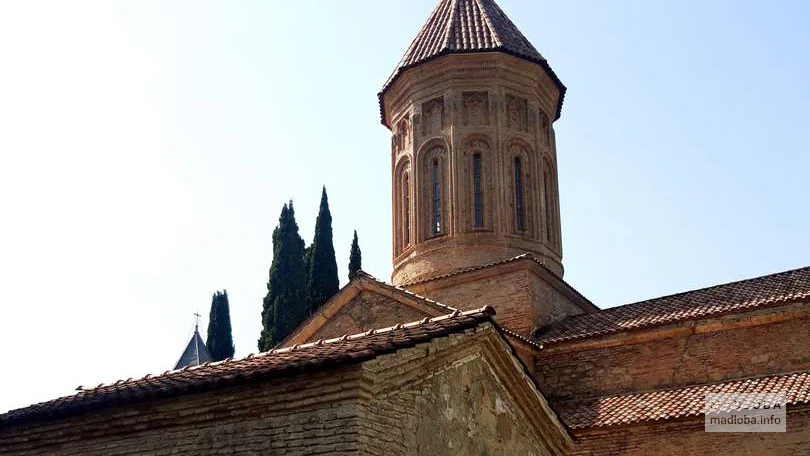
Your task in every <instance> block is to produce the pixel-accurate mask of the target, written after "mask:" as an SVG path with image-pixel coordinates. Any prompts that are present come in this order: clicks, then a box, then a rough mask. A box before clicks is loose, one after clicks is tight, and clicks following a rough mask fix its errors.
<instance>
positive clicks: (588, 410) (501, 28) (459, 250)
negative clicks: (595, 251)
mask: <svg viewBox="0 0 810 456" xmlns="http://www.w3.org/2000/svg"><path fill="white" fill-rule="evenodd" d="M565 90H566V89H565V86H564V85H563V83H562V82H561V81H560V79H559V78H558V77H557V76H556V75H555V73H554V71H553V70H552V68H551V67H550V65H549V64H548V62H547V61H546V60H545V59H544V58H543V57H542V55H541V54H540V53H539V52H538V51H537V49H536V48H535V47H534V46H533V45H532V44H531V43H530V42H529V41H528V40H527V39H526V38H525V37H524V36H523V35H522V33H521V32H520V31H519V30H518V29H517V27H516V26H515V25H514V24H513V23H512V21H511V20H510V19H509V18H508V17H507V16H506V15H505V13H504V12H503V11H502V10H501V9H500V8H499V7H498V6H497V5H496V4H495V2H494V1H493V0H441V1H440V2H439V5H438V6H437V7H436V9H435V10H434V11H433V13H432V14H431V15H430V17H429V19H428V21H427V22H426V24H425V25H424V27H423V28H422V29H421V30H420V31H419V33H418V34H417V36H416V38H415V39H414V40H413V42H412V43H411V45H410V47H409V48H408V50H407V51H406V53H405V55H404V56H403V57H402V59H401V61H400V62H399V64H398V65H397V66H396V68H395V70H394V72H393V73H392V75H391V77H390V78H389V79H388V81H386V83H385V84H384V86H383V88H382V90H381V92H380V93H379V102H380V112H381V120H382V123H383V124H384V125H385V126H386V127H387V128H389V129H390V130H391V134H392V139H391V150H390V152H391V177H392V217H393V233H392V262H393V266H394V271H393V274H392V277H391V283H386V282H383V281H380V280H377V279H376V278H374V277H372V276H370V275H368V274H366V273H364V272H360V273H358V274H357V275H355V276H354V277H353V279H352V280H351V281H350V282H349V283H348V284H347V285H346V286H345V287H343V288H342V289H341V290H340V291H339V292H338V293H337V294H336V295H335V296H334V297H332V298H331V299H330V300H329V301H328V302H327V303H325V304H324V305H323V306H322V307H321V308H320V309H319V310H318V311H317V312H316V313H315V314H313V315H312V316H311V317H310V318H309V319H308V320H306V321H305V322H304V323H302V324H301V325H300V326H299V327H298V328H297V329H296V331H294V332H293V333H292V334H291V335H290V336H289V337H288V338H287V339H286V340H285V341H284V342H282V344H281V345H280V346H279V347H278V348H276V349H274V350H271V351H268V352H265V353H261V354H257V355H249V356H247V357H245V358H241V359H234V360H226V361H222V362H213V363H212V362H207V363H204V364H202V365H198V366H187V367H183V368H181V369H177V370H173V371H168V372H165V373H163V374H161V375H154V376H149V375H148V376H146V377H143V378H140V379H127V380H122V381H119V382H116V383H114V384H110V385H99V386H98V387H95V388H88V389H83V390H80V391H78V392H77V393H76V394H74V395H72V396H68V397H63V398H59V399H55V400H53V401H49V402H45V403H42V404H36V405H32V406H30V407H27V408H24V409H19V410H14V411H11V412H9V413H7V414H5V415H0V454H15V455H44V454H49V455H52V454H56V455H79V454H82V455H85V454H86V455H129V454H149V455H162V454H179V455H187V454H188V455H191V454H211V455H213V454H233V455H274V454H279V455H280V454H285V455H288V454H289V455H294V454H300V455H315V454H317V455H338V454H357V455H382V454H385V455H417V454H419V455H422V454H426V455H506V454H508V455H535V456H540V455H619V454H621V455H649V454H657V455H662V456H663V455H698V454H707V453H710V454H743V455H762V454H774V455H792V454H810V349H809V347H808V343H807V341H808V340H810V267H808V268H802V269H797V270H792V271H785V272H780V273H776V274H772V275H768V276H763V277H756V278H752V279H748V280H743V281H739V282H733V283H728V284H722V285H717V286H713V287H709V288H704V289H700V290H693V291H687V292H683V293H679V294H675V295H671V296H665V297H661V298H655V299H650V300H646V301H642V302H637V303H632V304H627V305H624V306H619V307H613V308H609V309H600V308H599V307H598V306H597V305H596V304H594V303H592V302H591V301H589V300H588V299H587V298H586V297H584V296H583V295H582V294H580V293H579V292H578V291H577V290H576V289H575V288H574V287H572V286H571V285H570V284H568V283H567V282H565V280H563V274H564V270H563V262H562V233H561V224H560V213H559V194H558V186H557V175H558V174H557V150H556V142H555V134H554V126H553V124H554V121H555V120H557V119H558V118H559V117H560V115H561V109H562V104H563V99H564V95H565ZM710 393H783V394H784V395H785V399H786V431H785V432H771V433H746V432H724V433H709V432H705V430H704V417H705V412H706V406H705V401H706V395H707V394H710Z"/></svg>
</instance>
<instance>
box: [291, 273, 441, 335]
mask: <svg viewBox="0 0 810 456" xmlns="http://www.w3.org/2000/svg"><path fill="white" fill-rule="evenodd" d="M455 310H456V309H455V308H453V307H449V306H445V305H443V304H440V303H438V302H436V301H433V300H431V299H427V298H425V297H422V296H419V295H417V294H414V293H411V292H409V291H406V290H403V289H402V288H398V287H395V286H393V285H390V284H387V283H384V282H380V281H378V280H377V279H375V278H374V277H372V276H370V275H368V274H366V273H364V272H362V271H360V272H358V273H357V274H356V275H355V277H354V278H353V279H352V281H351V282H349V283H348V284H347V285H346V286H344V287H343V288H341V289H340V290H339V291H338V292H337V293H336V294H335V295H334V296H332V297H331V298H330V299H329V301H327V302H326V303H325V304H324V305H322V306H321V307H320V308H319V309H318V310H317V311H316V312H315V313H314V314H313V315H312V316H310V317H309V318H308V319H307V320H306V321H304V322H303V323H301V325H299V326H298V328H296V329H295V331H293V332H292V333H291V334H290V335H289V336H287V338H286V339H285V340H284V341H282V342H281V344H280V346H282V347H290V346H293V345H295V344H303V343H307V342H314V341H317V340H319V339H331V338H334V337H340V336H343V335H344V334H356V333H360V332H364V331H368V330H370V329H378V328H384V327H387V326H393V325H396V324H397V323H405V322H409V321H416V320H421V319H423V318H425V317H438V316H440V315H447V314H449V313H452V312H453V311H455Z"/></svg>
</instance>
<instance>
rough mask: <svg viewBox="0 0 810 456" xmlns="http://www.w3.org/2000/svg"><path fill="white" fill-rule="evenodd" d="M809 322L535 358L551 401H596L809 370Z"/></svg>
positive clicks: (791, 321)
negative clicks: (616, 395) (603, 397)
mask: <svg viewBox="0 0 810 456" xmlns="http://www.w3.org/2000/svg"><path fill="white" fill-rule="evenodd" d="M808 340H810V319H807V318H796V319H791V320H787V321H783V322H777V323H770V324H763V325H759V326H753V327H746V328H737V329H726V330H719V331H715V332H709V333H703V334H690V335H685V336H679V337H667V338H664V339H658V340H649V341H641V342H637V343H630V344H625V345H619V346H615V347H608V348H593V349H589V350H581V351H576V350H562V351H557V352H554V353H553V354H549V352H548V351H541V352H540V353H539V354H538V355H537V357H536V373H537V379H538V382H539V384H540V389H541V390H542V391H543V393H544V394H545V395H546V396H547V397H550V398H566V397H572V396H579V397H583V396H597V395H604V394H612V393H619V392H626V391H639V390H645V389H653V388H670V387H677V386H683V385H690V384H697V383H706V382H717V381H721V380H730V379H736V378H743V377H750V376H756V375H766V374H775V373H781V372H792V371H797V370H807V369H810V354H808V352H807V341H808Z"/></svg>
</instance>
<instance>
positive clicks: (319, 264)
mask: <svg viewBox="0 0 810 456" xmlns="http://www.w3.org/2000/svg"><path fill="white" fill-rule="evenodd" d="M308 250H309V251H308V252H307V253H308V255H307V263H308V266H309V273H308V276H307V289H308V291H309V302H308V304H309V309H308V311H309V314H312V313H313V312H315V310H317V309H318V308H319V307H320V306H321V305H322V304H323V303H325V302H326V301H327V300H328V299H329V298H331V297H332V295H334V294H335V293H337V291H338V288H339V287H340V283H339V281H338V272H337V261H336V260H335V245H334V243H333V242H332V214H331V213H330V212H329V198H328V197H327V196H326V187H324V188H323V190H322V191H321V206H320V208H319V210H318V218H317V219H316V220H315V238H314V239H313V240H312V245H311V246H310V248H309V249H308Z"/></svg>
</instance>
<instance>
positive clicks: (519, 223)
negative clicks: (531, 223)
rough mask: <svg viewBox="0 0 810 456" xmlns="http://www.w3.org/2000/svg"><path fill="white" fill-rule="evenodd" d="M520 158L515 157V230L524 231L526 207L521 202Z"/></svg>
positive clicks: (521, 174) (521, 172)
mask: <svg viewBox="0 0 810 456" xmlns="http://www.w3.org/2000/svg"><path fill="white" fill-rule="evenodd" d="M522 168H523V167H522V164H521V162H520V157H515V228H516V229H517V230H518V231H525V230H526V205H525V203H524V201H523V169H522Z"/></svg>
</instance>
